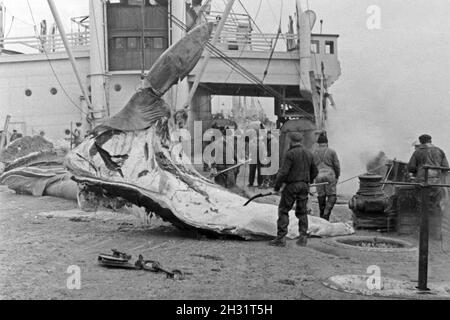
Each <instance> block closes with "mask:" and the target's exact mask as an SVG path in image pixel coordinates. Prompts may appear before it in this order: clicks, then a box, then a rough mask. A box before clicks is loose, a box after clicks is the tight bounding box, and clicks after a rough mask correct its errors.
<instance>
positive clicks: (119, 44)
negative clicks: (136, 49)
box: [114, 38, 126, 49]
mask: <svg viewBox="0 0 450 320" xmlns="http://www.w3.org/2000/svg"><path fill="white" fill-rule="evenodd" d="M125 39H126V38H114V47H115V48H116V49H125V47H126V44H125Z"/></svg>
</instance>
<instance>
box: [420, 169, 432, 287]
mask: <svg viewBox="0 0 450 320" xmlns="http://www.w3.org/2000/svg"><path fill="white" fill-rule="evenodd" d="M424 170H425V177H424V183H423V186H422V187H421V188H420V195H421V201H422V205H421V215H422V217H421V221H420V235H419V285H418V287H417V289H419V290H421V291H430V289H428V240H429V221H428V220H429V215H428V200H429V195H430V187H429V184H428V168H424Z"/></svg>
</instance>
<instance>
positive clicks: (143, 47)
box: [141, 0, 145, 80]
mask: <svg viewBox="0 0 450 320" xmlns="http://www.w3.org/2000/svg"><path fill="white" fill-rule="evenodd" d="M141 23H142V26H141V27H142V30H141V80H144V78H145V1H144V0H142V2H141Z"/></svg>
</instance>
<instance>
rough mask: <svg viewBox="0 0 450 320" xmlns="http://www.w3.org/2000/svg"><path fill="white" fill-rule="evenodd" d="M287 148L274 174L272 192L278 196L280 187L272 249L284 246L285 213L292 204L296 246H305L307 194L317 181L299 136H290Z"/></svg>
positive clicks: (297, 133) (309, 158)
mask: <svg viewBox="0 0 450 320" xmlns="http://www.w3.org/2000/svg"><path fill="white" fill-rule="evenodd" d="M290 139H291V146H290V149H289V150H288V152H287V153H286V155H285V157H284V159H283V162H282V167H281V168H280V170H279V171H278V175H277V179H276V182H275V187H274V190H275V192H279V191H280V189H281V187H282V185H283V184H284V185H285V186H284V188H283V190H282V191H281V199H280V204H279V206H278V222H277V229H278V231H277V237H276V238H275V239H274V240H272V241H271V242H270V245H272V246H280V247H284V246H286V235H287V233H288V226H289V211H290V210H291V209H292V207H293V206H294V203H296V207H295V215H296V217H297V218H298V220H299V221H298V228H299V234H300V236H299V239H298V240H297V244H298V245H300V246H306V243H307V231H308V209H307V203H308V194H309V184H310V183H311V182H312V181H314V179H315V178H316V177H317V174H318V170H317V167H316V165H315V164H314V156H313V154H312V153H311V152H310V151H308V150H306V149H305V148H304V147H303V146H302V144H301V141H302V134H301V133H299V132H291V133H290Z"/></svg>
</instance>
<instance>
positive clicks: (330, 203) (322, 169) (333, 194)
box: [314, 132, 341, 220]
mask: <svg viewBox="0 0 450 320" xmlns="http://www.w3.org/2000/svg"><path fill="white" fill-rule="evenodd" d="M317 143H318V146H317V147H316V148H315V150H314V162H315V164H316V167H317V169H318V170H319V174H318V175H317V178H316V183H325V182H328V184H327V185H321V186H317V187H316V188H317V189H316V190H317V194H318V202H319V210H320V217H321V218H323V219H325V220H330V215H331V211H332V210H333V208H334V205H335V204H336V201H337V191H336V185H337V181H338V179H339V176H340V174H341V166H340V164H339V159H338V156H337V154H336V151H334V150H333V149H331V148H330V147H328V138H327V136H326V134H325V133H324V132H323V133H321V134H320V136H319V139H318V140H317Z"/></svg>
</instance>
